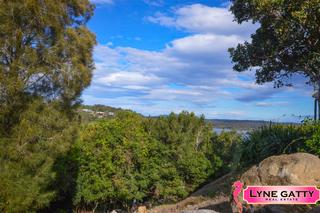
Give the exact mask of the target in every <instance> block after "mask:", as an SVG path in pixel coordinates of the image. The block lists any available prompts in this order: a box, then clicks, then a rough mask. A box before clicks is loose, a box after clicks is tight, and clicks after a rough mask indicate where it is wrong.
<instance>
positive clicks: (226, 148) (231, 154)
mask: <svg viewBox="0 0 320 213" xmlns="http://www.w3.org/2000/svg"><path fill="white" fill-rule="evenodd" d="M212 143H213V147H214V149H213V150H212V152H213V153H216V154H217V155H218V156H219V157H220V158H221V160H222V162H223V166H222V167H221V169H220V171H219V175H221V174H225V173H227V172H229V171H232V170H234V169H236V168H237V167H238V166H239V164H240V157H241V153H242V147H241V146H242V135H241V134H239V133H237V132H236V131H230V132H224V131H223V132H221V134H219V135H214V137H213V138H212Z"/></svg>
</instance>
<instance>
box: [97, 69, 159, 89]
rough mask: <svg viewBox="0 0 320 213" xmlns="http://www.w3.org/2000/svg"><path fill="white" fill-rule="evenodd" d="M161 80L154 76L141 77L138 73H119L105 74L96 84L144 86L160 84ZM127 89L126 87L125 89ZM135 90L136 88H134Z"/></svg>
mask: <svg viewBox="0 0 320 213" xmlns="http://www.w3.org/2000/svg"><path fill="white" fill-rule="evenodd" d="M160 81H161V79H160V78H159V77H157V76H155V75H152V74H151V75H143V74H142V73H139V72H128V71H120V72H115V73H110V74H107V75H106V76H104V77H101V78H98V79H97V80H96V82H98V83H101V84H104V85H107V86H112V85H117V86H119V85H121V86H122V85H134V86H137V85H145V84H151V83H156V82H160ZM127 88H128V87H127ZM136 88H137V87H136Z"/></svg>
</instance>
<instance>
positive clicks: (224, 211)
mask: <svg viewBox="0 0 320 213" xmlns="http://www.w3.org/2000/svg"><path fill="white" fill-rule="evenodd" d="M237 178H239V173H236V172H232V173H229V174H227V175H225V176H222V177H221V178H219V179H217V180H214V181H212V182H210V183H208V184H207V185H205V186H203V187H201V188H200V189H199V190H197V191H196V192H194V193H192V194H191V195H190V196H189V197H188V198H186V199H184V200H182V201H180V202H178V203H175V204H169V205H161V206H157V207H155V208H152V209H150V210H149V211H148V212H149V213H180V212H182V211H185V210H196V209H211V210H215V211H217V212H221V213H231V212H232V210H231V206H230V198H231V197H230V192H231V186H232V183H233V182H234V181H236V180H237Z"/></svg>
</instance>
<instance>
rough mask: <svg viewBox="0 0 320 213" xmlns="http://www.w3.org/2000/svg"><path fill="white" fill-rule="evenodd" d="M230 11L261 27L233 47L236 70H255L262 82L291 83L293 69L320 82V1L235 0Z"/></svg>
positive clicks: (241, 19) (232, 56) (232, 54)
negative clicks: (247, 38)
mask: <svg viewBox="0 0 320 213" xmlns="http://www.w3.org/2000/svg"><path fill="white" fill-rule="evenodd" d="M232 2H233V4H232V6H231V12H232V13H233V14H234V16H235V20H236V21H238V22H239V23H242V22H246V21H251V22H253V23H257V26H258V29H257V30H256V32H255V33H253V34H252V35H251V38H252V41H251V42H248V41H246V42H245V43H243V44H239V45H238V46H237V47H236V48H230V49H229V52H230V54H231V58H232V61H233V62H234V63H235V65H234V70H236V71H240V72H241V71H245V70H248V69H253V70H255V71H256V81H257V83H259V84H262V83H265V82H271V81H273V82H274V83H275V85H276V86H278V87H280V86H284V85H291V83H290V81H288V80H289V78H290V77H291V76H292V75H293V74H294V73H300V74H303V75H304V76H306V77H307V78H308V79H309V80H310V82H312V83H317V84H319V82H320V72H319V70H320V69H319V68H320V42H319V33H320V1H319V0H309V1H293V0H233V1H232Z"/></svg>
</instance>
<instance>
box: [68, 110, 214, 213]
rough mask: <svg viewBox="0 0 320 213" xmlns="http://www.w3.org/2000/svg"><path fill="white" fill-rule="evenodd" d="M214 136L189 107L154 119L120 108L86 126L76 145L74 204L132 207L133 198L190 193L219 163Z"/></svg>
mask: <svg viewBox="0 0 320 213" xmlns="http://www.w3.org/2000/svg"><path fill="white" fill-rule="evenodd" d="M211 136H212V129H211V126H210V125H209V124H207V123H206V122H205V120H204V118H198V117H196V116H195V115H194V114H192V113H191V114H190V113H186V112H183V113H181V114H179V115H176V114H170V115H169V116H168V117H160V118H150V119H145V118H143V117H142V116H140V115H137V114H135V113H132V112H120V113H118V115H117V116H116V118H114V119H109V120H100V121H97V122H94V123H91V124H89V125H88V126H85V127H84V129H83V131H82V134H81V138H80V140H79V141H78V143H77V145H76V147H75V148H76V149H77V150H78V155H77V157H76V159H77V163H78V166H79V173H78V176H77V186H76V187H77V188H76V189H77V190H76V195H75V199H74V201H75V205H76V206H78V207H80V208H84V209H94V208H104V209H108V208H110V207H115V206H122V207H127V208H128V207H129V206H130V204H131V202H132V201H133V200H138V201H158V202H159V201H174V200H177V199H179V198H182V197H184V196H186V195H187V194H188V193H189V192H191V191H193V190H194V189H195V188H196V187H198V186H199V184H201V183H203V182H204V181H205V180H206V179H207V178H208V177H209V176H210V175H211V174H213V172H214V171H215V168H214V167H213V165H219V158H217V157H214V156H212V153H211V151H212V149H211V146H212V143H211V140H210V139H211ZM209 148H210V149H209ZM210 160H214V161H210Z"/></svg>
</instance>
